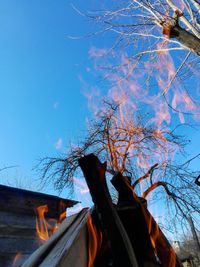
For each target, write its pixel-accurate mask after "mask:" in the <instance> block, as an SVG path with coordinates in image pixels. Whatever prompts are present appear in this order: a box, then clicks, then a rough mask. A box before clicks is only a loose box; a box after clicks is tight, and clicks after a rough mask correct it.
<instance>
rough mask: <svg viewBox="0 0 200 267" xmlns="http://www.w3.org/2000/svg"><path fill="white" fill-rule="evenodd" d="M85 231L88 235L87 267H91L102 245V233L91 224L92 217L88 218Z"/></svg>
mask: <svg viewBox="0 0 200 267" xmlns="http://www.w3.org/2000/svg"><path fill="white" fill-rule="evenodd" d="M87 229H88V235H89V250H88V267H93V266H94V261H95V259H96V256H97V254H98V252H99V250H100V247H101V244H102V233H101V232H100V231H99V230H98V229H97V228H96V226H95V224H94V223H93V221H92V216H89V218H88V221H87Z"/></svg>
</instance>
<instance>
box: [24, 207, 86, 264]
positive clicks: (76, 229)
mask: <svg viewBox="0 0 200 267" xmlns="http://www.w3.org/2000/svg"><path fill="white" fill-rule="evenodd" d="M89 214H90V212H89V210H88V209H83V210H82V211H81V212H80V213H79V214H77V215H73V216H70V217H68V218H67V220H65V221H63V222H62V224H61V227H60V228H59V230H58V231H57V232H56V233H55V234H54V235H53V236H51V237H50V239H49V240H48V241H47V242H46V243H44V244H43V245H42V246H41V247H40V248H39V249H38V250H36V251H35V252H34V253H33V254H32V255H31V256H30V258H29V259H28V260H27V261H26V262H25V263H24V264H23V267H38V266H46V267H49V266H51V267H54V266H60V267H62V266H73V267H78V265H73V264H72V265H69V264H68V263H69V260H70V259H71V257H72V258H74V261H77V260H78V257H77V256H78V255H79V256H80V257H81V253H83V251H84V253H83V254H85V253H86V252H87V244H86V243H85V240H86V239H85V232H84V231H85V230H83V228H84V227H85V226H86V221H87V217H88V216H89ZM82 230H83V231H82ZM82 238H83V239H82ZM77 242H78V243H80V244H81V245H80V246H79V245H78V243H77ZM75 243H76V244H77V245H75ZM71 249H72V250H71ZM81 251H82V252H81ZM72 255H73V256H72ZM84 257H86V256H84ZM80 260H81V258H80ZM80 260H78V261H80ZM82 260H83V257H82ZM84 261H86V260H84ZM63 262H64V263H63ZM66 262H67V263H66ZM62 264H64V265H62ZM66 264H68V265H66ZM83 266H84V265H79V267H83Z"/></svg>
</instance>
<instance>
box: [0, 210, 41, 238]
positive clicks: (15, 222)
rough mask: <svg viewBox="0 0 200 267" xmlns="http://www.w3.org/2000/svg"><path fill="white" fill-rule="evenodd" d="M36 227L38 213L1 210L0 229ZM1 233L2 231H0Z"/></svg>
mask: <svg viewBox="0 0 200 267" xmlns="http://www.w3.org/2000/svg"><path fill="white" fill-rule="evenodd" d="M5 227H7V228H10V227H15V228H19V229H20V228H29V229H35V228H36V215H35V214H32V215H30V214H23V215H22V214H21V213H16V212H10V211H0V229H1V228H5ZM0 234H1V231H0Z"/></svg>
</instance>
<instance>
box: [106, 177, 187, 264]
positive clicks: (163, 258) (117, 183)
mask: <svg viewBox="0 0 200 267" xmlns="http://www.w3.org/2000/svg"><path fill="white" fill-rule="evenodd" d="M111 182H112V184H113V185H114V187H115V188H116V190H117V191H118V192H119V203H118V205H119V206H120V207H121V206H123V203H126V205H128V206H130V207H131V206H132V207H137V209H138V208H139V212H138V213H137V216H138V217H139V218H136V217H133V218H131V221H132V222H133V223H135V222H134V220H136V221H137V224H138V227H137V229H136V231H141V229H140V227H141V228H142V231H143V233H142V236H143V238H145V240H147V241H148V236H147V235H150V237H151V239H152V240H153V243H154V246H155V252H156V254H157V256H158V258H159V260H160V262H161V264H162V266H163V267H182V264H181V263H180V261H179V260H178V258H177V256H176V253H175V252H174V250H173V248H172V246H171V245H170V243H169V242H168V240H167V238H166V237H165V235H164V234H163V232H162V231H161V229H160V228H159V226H158V224H157V223H156V221H155V220H154V218H153V217H152V215H151V214H150V212H149V211H148V210H147V208H146V205H143V204H142V203H141V200H140V198H138V197H137V195H136V194H135V192H134V191H133V188H132V187H131V185H130V179H129V178H128V177H124V176H122V174H120V173H119V174H117V175H116V176H114V177H113V178H112V180H111ZM127 220H128V218H127ZM123 221H124V223H126V222H125V219H123ZM144 225H146V226H144ZM127 227H130V226H127ZM134 227H136V226H134ZM144 229H146V230H144ZM147 230H148V233H147ZM145 236H146V237H145ZM137 244H138V243H137ZM140 245H141V244H140ZM133 246H134V247H135V246H136V247H137V245H136V244H133ZM147 249H148V248H147ZM139 253H140V252H139ZM144 257H146V255H144ZM147 258H148V257H147Z"/></svg>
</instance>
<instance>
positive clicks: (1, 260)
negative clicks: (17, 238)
mask: <svg viewBox="0 0 200 267" xmlns="http://www.w3.org/2000/svg"><path fill="white" fill-rule="evenodd" d="M29 256H30V255H29V254H21V253H20V252H19V253H17V254H12V253H6V254H4V255H0V266H2V267H11V266H12V267H19V266H21V264H22V263H23V262H24V261H26V260H27V259H28V257H29Z"/></svg>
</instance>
